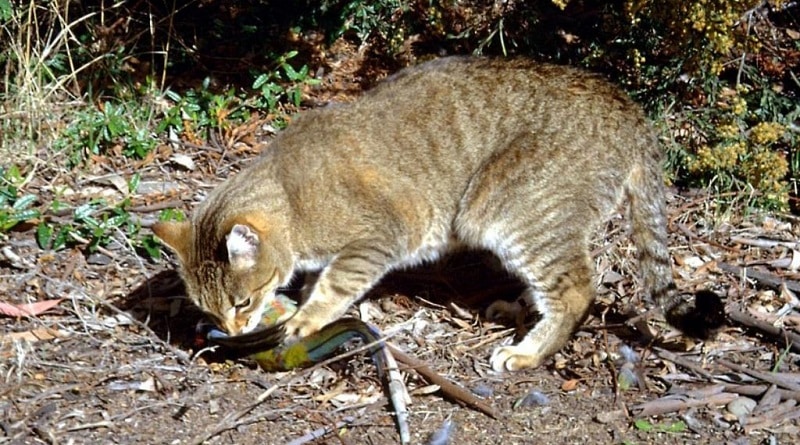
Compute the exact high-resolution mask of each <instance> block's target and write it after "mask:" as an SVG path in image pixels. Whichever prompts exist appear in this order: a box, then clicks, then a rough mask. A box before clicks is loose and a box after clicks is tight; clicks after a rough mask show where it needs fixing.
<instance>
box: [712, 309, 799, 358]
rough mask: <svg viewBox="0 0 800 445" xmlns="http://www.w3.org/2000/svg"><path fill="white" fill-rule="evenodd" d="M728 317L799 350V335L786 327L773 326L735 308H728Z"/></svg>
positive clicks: (796, 350) (794, 349)
mask: <svg viewBox="0 0 800 445" xmlns="http://www.w3.org/2000/svg"><path fill="white" fill-rule="evenodd" d="M728 318H730V319H731V320H732V321H735V322H737V323H739V324H741V325H744V326H747V327H749V328H753V329H756V330H759V331H761V332H763V333H765V334H768V335H770V336H771V337H774V338H775V339H777V340H780V341H782V342H784V343H785V344H788V345H789V347H790V348H791V349H792V350H793V351H795V352H800V335H798V334H795V333H794V332H789V331H788V330H786V329H783V328H779V327H777V326H774V325H772V324H770V323H767V322H766V321H763V320H759V319H757V318H755V317H752V316H750V315H747V314H746V313H745V312H742V311H739V310H737V309H730V308H729V309H728Z"/></svg>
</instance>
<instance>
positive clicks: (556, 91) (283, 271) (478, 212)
mask: <svg viewBox="0 0 800 445" xmlns="http://www.w3.org/2000/svg"><path fill="white" fill-rule="evenodd" d="M623 201H627V202H628V208H629V217H630V222H631V225H632V236H633V239H634V241H635V244H636V246H637V248H638V255H639V265H640V269H641V274H642V276H643V286H644V290H645V292H646V293H647V294H648V295H650V296H652V297H653V298H654V299H655V301H656V302H657V303H658V305H659V306H660V308H661V309H662V310H663V311H664V313H665V314H666V317H667V319H668V321H671V322H673V323H676V324H677V323H680V319H681V317H684V316H687V314H689V313H691V312H692V311H694V310H696V308H695V307H694V302H691V301H688V302H687V301H684V300H683V299H681V298H680V297H679V296H678V295H677V294H676V291H675V285H674V284H673V280H672V272H671V261H670V254H669V251H668V249H667V233H666V227H665V224H666V223H665V207H664V192H663V181H662V175H661V152H660V149H659V145H658V143H657V140H656V136H655V135H654V132H653V130H652V129H651V127H650V126H649V125H648V122H647V120H646V118H645V116H644V114H643V113H642V111H641V110H640V109H639V107H638V106H637V105H636V104H634V103H633V102H632V101H631V100H630V99H629V98H628V97H626V95H625V94H624V93H623V92H621V91H620V90H618V89H617V88H616V87H614V86H613V85H611V84H610V83H609V82H607V81H605V80H603V79H602V78H600V77H599V76H597V75H593V74H589V73H586V72H584V71H581V70H578V69H573V68H569V67H565V66H554V65H546V64H539V63H535V62H532V61H527V60H510V61H509V60H494V59H481V58H462V57H452V58H443V59H439V60H435V61H432V62H428V63H424V64H421V65H418V66H416V67H412V68H408V69H405V70H403V71H400V72H399V73H398V74H396V75H394V76H392V77H390V78H389V79H388V80H386V81H384V82H382V83H380V84H379V85H378V86H377V87H376V88H374V89H372V90H371V91H369V92H367V93H366V94H364V95H363V96H362V97H361V98H360V99H358V100H356V101H355V102H353V103H350V104H333V105H329V106H327V107H324V108H321V109H315V110H311V111H308V112H305V113H303V114H302V115H301V116H300V117H298V118H297V119H296V120H294V121H293V122H292V123H291V124H290V125H289V126H288V128H287V129H285V130H284V131H282V132H281V133H280V134H279V135H278V136H277V137H276V138H275V139H274V141H273V142H272V143H271V145H270V146H269V147H268V148H267V149H266V150H265V153H264V154H263V155H262V156H261V157H260V158H259V159H258V160H256V161H255V162H254V163H253V164H252V165H251V166H249V168H247V169H246V170H244V171H242V172H241V173H239V174H238V175H236V176H234V177H232V178H230V179H228V180H227V181H226V182H224V183H223V184H222V185H220V186H219V187H217V188H216V189H215V190H214V191H213V192H212V193H211V194H210V195H209V196H208V198H207V199H206V200H205V202H203V203H202V204H201V205H200V206H199V207H198V208H197V210H196V211H195V212H194V214H193V216H192V218H191V220H190V221H188V222H180V223H175V222H169V223H167V222H165V223H159V224H157V225H156V226H155V227H153V230H154V232H155V233H156V234H157V236H158V237H159V238H161V239H162V240H163V241H164V242H165V243H166V244H167V245H168V246H169V247H171V248H172V250H174V251H175V252H176V253H177V255H178V257H179V261H180V264H181V274H182V277H183V279H184V281H185V283H186V286H187V293H188V295H189V297H190V298H191V300H192V301H193V302H194V303H195V304H197V305H198V306H199V307H200V308H201V309H203V310H204V311H205V312H206V313H207V314H208V315H209V316H210V317H211V318H213V320H214V321H215V322H216V323H217V324H218V325H219V327H221V328H222V329H224V330H225V331H227V332H228V333H229V334H239V333H245V332H248V331H250V330H252V329H253V328H255V327H256V325H257V324H258V323H259V321H260V319H261V316H262V311H263V310H264V308H265V306H266V305H267V304H268V302H269V301H270V300H271V299H272V298H273V297H274V295H275V290H276V288H278V287H279V286H283V285H286V284H287V283H288V281H289V279H290V278H291V277H292V274H293V272H294V271H310V270H321V273H320V275H319V278H318V280H317V281H316V283H315V284H314V286H313V288H312V290H311V292H310V295H309V296H308V298H307V301H305V302H304V303H303V305H302V307H301V308H300V309H299V311H298V312H297V313H296V315H294V316H293V317H292V318H291V319H289V320H288V321H287V322H286V324H285V329H286V333H287V341H293V340H296V339H298V338H301V337H304V336H307V335H309V334H311V333H314V332H315V331H317V330H319V329H320V328H321V327H323V326H324V325H326V324H327V323H329V322H331V321H334V320H336V319H337V317H339V316H341V315H342V314H343V313H344V312H345V311H346V310H347V309H348V307H350V305H351V304H353V303H354V302H355V301H356V300H358V299H359V298H360V297H362V296H363V295H364V294H365V293H366V292H367V291H368V290H369V289H370V288H371V287H372V286H373V285H375V284H376V283H377V282H378V280H380V279H381V277H383V276H384V275H385V274H386V273H387V272H389V271H391V270H394V269H397V268H402V267H406V266H413V265H417V264H420V263H422V262H425V261H429V260H436V259H437V258H439V257H440V256H441V255H442V254H443V253H445V252H447V251H448V250H450V249H452V248H454V247H467V248H482V249H488V250H490V251H491V252H493V253H494V254H496V255H497V256H498V257H499V259H500V260H501V261H502V263H503V264H504V266H505V267H506V268H507V269H508V271H509V272H511V273H513V274H514V275H516V276H517V277H519V278H520V279H521V280H522V281H523V282H524V283H525V284H526V286H527V291H526V293H525V295H524V297H525V298H526V299H528V300H529V301H531V302H533V304H534V305H535V309H536V310H537V311H538V312H539V313H540V314H541V316H542V318H541V320H540V321H539V322H538V324H536V325H535V326H534V327H533V329H531V331H530V332H529V333H528V334H527V335H525V337H524V338H523V339H522V340H521V341H519V342H518V343H517V344H515V345H508V346H501V347H498V348H497V349H495V350H494V353H493V354H492V356H491V359H490V360H491V365H492V367H493V368H494V369H495V370H498V371H503V370H508V371H513V370H518V369H522V368H529V367H536V366H539V365H540V364H542V362H543V361H544V360H545V359H546V358H547V357H548V356H550V355H551V354H553V353H554V352H556V351H558V350H559V349H560V348H561V347H562V346H563V345H564V344H565V343H566V342H567V340H568V339H569V338H570V335H571V334H572V332H573V330H575V329H576V327H577V326H578V325H579V324H580V323H581V322H582V320H583V319H584V317H585V315H586V313H587V311H588V309H589V306H590V304H591V303H592V299H593V296H594V293H595V289H594V286H593V284H592V274H593V266H592V261H591V258H590V254H589V242H590V238H591V236H592V235H593V233H594V231H595V230H596V229H597V227H598V226H599V225H600V224H601V223H602V222H604V220H605V219H606V218H607V217H608V216H609V215H610V214H611V213H613V212H614V211H616V210H617V209H618V207H619V206H620V204H621V203H622V202H623ZM687 305H688V306H687ZM687 308H688V309H687Z"/></svg>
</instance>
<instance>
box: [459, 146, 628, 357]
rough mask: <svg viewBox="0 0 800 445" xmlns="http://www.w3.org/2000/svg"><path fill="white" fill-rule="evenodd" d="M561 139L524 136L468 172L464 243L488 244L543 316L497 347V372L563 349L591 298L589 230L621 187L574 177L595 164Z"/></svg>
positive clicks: (462, 225)
mask: <svg viewBox="0 0 800 445" xmlns="http://www.w3.org/2000/svg"><path fill="white" fill-rule="evenodd" d="M563 147H564V145H557V144H554V143H553V141H551V140H548V141H539V140H538V139H537V138H535V137H534V136H533V135H523V136H521V137H520V138H519V139H517V140H515V141H514V142H512V143H511V144H510V146H509V147H508V148H507V149H506V150H502V151H499V152H497V153H495V154H493V155H492V156H491V157H490V158H489V159H487V161H486V163H485V164H484V165H483V166H482V167H481V169H480V170H479V171H478V172H476V174H475V175H474V176H473V178H472V180H471V182H470V184H469V187H468V188H467V190H466V191H465V194H464V196H463V197H462V200H461V203H460V209H459V213H458V214H457V216H456V219H455V221H454V223H455V224H454V227H455V232H456V235H457V236H458V237H459V238H460V239H461V240H462V242H464V243H465V244H467V245H471V246H474V247H477V248H485V249H489V250H490V251H492V252H493V253H495V254H496V255H497V256H498V258H500V260H501V261H502V263H503V265H504V266H505V267H506V269H508V271H509V272H511V273H512V274H514V275H516V276H517V277H519V278H520V279H521V280H522V281H523V282H524V283H525V284H526V285H527V287H528V290H527V291H526V293H525V294H524V295H523V300H524V301H527V302H532V303H533V308H534V309H536V311H537V312H539V313H540V314H541V316H542V318H541V320H540V321H539V322H538V323H537V324H536V325H535V326H534V327H533V329H531V331H530V332H528V333H527V335H525V336H524V338H523V339H522V340H521V341H520V342H519V343H517V344H515V345H512V346H502V347H499V348H497V349H496V350H495V351H494V353H493V354H492V357H491V364H492V367H493V368H494V369H495V370H498V371H515V370H519V369H523V368H531V367H537V366H539V365H541V364H542V363H543V362H544V360H545V359H547V358H548V357H549V356H550V355H552V354H553V353H555V352H556V351H558V350H559V349H561V348H562V347H563V346H564V344H566V342H567V341H568V340H569V339H570V337H571V335H572V333H573V331H574V330H575V329H576V328H577V327H578V325H579V324H580V323H581V322H582V321H583V319H584V317H585V315H586V313H587V311H588V308H589V306H590V305H591V303H592V300H593V299H594V286H593V284H592V270H593V265H592V264H591V261H590V255H589V236H590V235H591V234H592V233H593V231H594V228H595V227H596V225H597V223H598V221H599V220H600V219H601V214H603V213H606V212H608V211H609V210H610V209H611V208H613V207H614V206H615V205H616V199H617V198H616V196H617V193H618V192H617V189H618V188H619V187H621V185H616V184H614V181H615V180H617V179H616V178H615V177H613V176H612V177H610V178H609V180H608V184H606V186H605V188H603V189H597V188H594V189H591V188H588V187H584V186H583V185H581V184H578V183H576V181H579V180H580V178H582V177H583V175H584V174H585V172H586V171H591V169H592V168H593V166H592V162H593V160H591V159H588V158H586V157H567V156H564V155H563V153H559V150H561V149H563Z"/></svg>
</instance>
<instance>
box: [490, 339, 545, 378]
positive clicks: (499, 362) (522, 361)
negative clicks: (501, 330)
mask: <svg viewBox="0 0 800 445" xmlns="http://www.w3.org/2000/svg"><path fill="white" fill-rule="evenodd" d="M489 362H490V363H491V365H492V369H493V370H495V372H504V371H519V370H520V369H525V368H535V367H537V366H539V365H540V364H542V358H541V357H539V356H538V355H537V354H535V353H531V352H530V351H529V350H528V348H525V347H524V346H521V345H515V346H500V347H499V348H496V349H495V350H494V352H493V353H492V357H491V358H490V359H489Z"/></svg>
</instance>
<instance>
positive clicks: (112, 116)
mask: <svg viewBox="0 0 800 445" xmlns="http://www.w3.org/2000/svg"><path fill="white" fill-rule="evenodd" d="M141 110H142V107H141V106H140V105H139V104H137V103H136V102H133V101H129V102H120V103H115V102H111V101H108V102H105V103H103V104H102V106H100V107H98V108H94V107H90V108H84V109H82V110H80V112H78V113H76V114H75V116H74V119H73V120H72V121H71V122H70V123H69V124H68V125H67V126H66V128H65V129H64V130H63V131H62V132H61V134H60V135H59V137H58V139H56V141H55V144H54V146H55V147H56V148H57V149H59V150H64V151H66V152H67V153H68V155H69V159H70V163H71V165H72V166H76V165H80V164H82V163H83V162H84V161H85V160H86V158H87V157H88V156H90V155H100V154H105V153H108V151H109V150H110V149H111V148H112V147H115V146H118V147H120V152H121V153H122V155H124V156H127V157H130V158H135V159H142V158H144V157H145V156H146V155H147V154H148V153H149V152H150V151H151V150H153V149H154V148H155V146H156V142H157V141H156V139H155V138H154V137H153V135H152V134H151V132H150V130H149V128H148V121H149V117H150V116H149V112H148V111H144V112H142V111H141Z"/></svg>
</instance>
